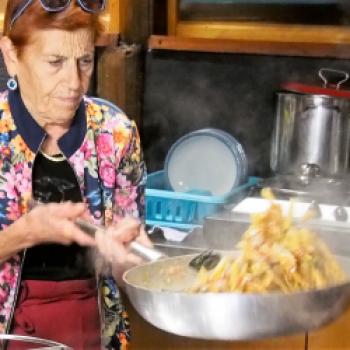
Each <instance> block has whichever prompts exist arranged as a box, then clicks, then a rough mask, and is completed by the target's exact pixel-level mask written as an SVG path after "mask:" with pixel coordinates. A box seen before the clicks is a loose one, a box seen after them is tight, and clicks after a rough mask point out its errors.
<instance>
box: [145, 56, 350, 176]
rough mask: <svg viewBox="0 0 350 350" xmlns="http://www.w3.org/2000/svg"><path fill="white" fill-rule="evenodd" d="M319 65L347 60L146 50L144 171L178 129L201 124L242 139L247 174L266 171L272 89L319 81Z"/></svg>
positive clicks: (158, 161) (349, 66) (156, 165)
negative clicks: (283, 84) (290, 83)
mask: <svg viewBox="0 0 350 350" xmlns="http://www.w3.org/2000/svg"><path fill="white" fill-rule="evenodd" d="M322 67H329V68H336V69H344V70H348V71H350V62H349V61H340V60H333V59H314V58H298V57H282V56H281V57H279V56H273V57H272V56H264V55H243V54H217V53H188V52H171V51H155V50H153V51H150V52H148V54H147V57H146V68H145V69H146V72H145V94H144V111H143V125H142V130H141V131H142V140H143V147H144V151H145V158H146V161H147V164H148V169H149V171H154V170H159V169H162V168H163V162H164V159H165V156H166V153H167V151H168V150H169V148H170V146H171V145H172V143H174V142H175V141H176V140H177V139H178V138H179V137H181V136H182V135H184V134H186V133H188V132H190V131H193V130H196V129H200V128H205V127H215V128H220V129H223V130H226V131H228V132H229V133H231V134H232V135H233V136H234V137H236V138H237V139H238V140H239V141H240V142H241V143H242V145H243V147H244V149H245V150H246V153H247V155H248V160H249V173H250V175H258V176H267V175H268V174H269V171H270V170H269V152H270V138H271V133H272V128H273V124H274V108H275V92H276V91H277V90H278V89H279V87H280V85H281V84H282V83H283V82H286V81H300V82H304V83H308V84H317V85H320V79H319V78H318V75H317V72H318V70H319V69H320V68H322Z"/></svg>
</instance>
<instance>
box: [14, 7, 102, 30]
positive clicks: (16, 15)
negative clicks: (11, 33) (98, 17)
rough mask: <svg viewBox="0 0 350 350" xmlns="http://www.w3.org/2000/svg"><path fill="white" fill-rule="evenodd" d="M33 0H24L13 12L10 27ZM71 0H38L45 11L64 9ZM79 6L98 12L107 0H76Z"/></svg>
mask: <svg viewBox="0 0 350 350" xmlns="http://www.w3.org/2000/svg"><path fill="white" fill-rule="evenodd" d="M33 1H34V0H25V1H23V4H22V5H21V6H19V7H18V8H17V10H16V11H15V12H14V14H13V16H12V19H11V23H10V28H12V26H13V24H14V23H15V22H16V20H17V19H18V18H19V17H20V16H21V15H22V14H23V12H24V11H25V10H26V9H27V8H28V7H29V5H30V4H32V3H33ZM71 1H72V0H40V4H41V6H42V8H43V9H44V10H45V11H47V12H60V11H64V10H65V9H66V8H68V6H69V5H70V3H71ZM76 1H77V3H78V4H79V6H80V7H81V8H82V9H83V10H84V11H87V12H90V13H98V12H101V11H103V10H104V9H105V7H106V1H107V0H76Z"/></svg>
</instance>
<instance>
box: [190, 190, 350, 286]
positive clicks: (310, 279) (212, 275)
mask: <svg viewBox="0 0 350 350" xmlns="http://www.w3.org/2000/svg"><path fill="white" fill-rule="evenodd" d="M262 196H263V197H264V198H267V199H271V200H272V199H273V194H272V192H271V191H269V190H268V189H264V191H263V192H262ZM292 208H293V203H292V204H291V206H290V210H289V214H288V215H287V216H284V215H283V213H282V209H281V207H280V205H278V204H277V203H274V202H273V201H272V202H271V206H270V208H269V209H268V210H267V211H266V212H264V213H257V214H254V215H252V223H251V225H250V226H249V228H248V229H247V231H246V232H245V233H244V234H243V236H242V239H241V241H240V242H239V243H238V250H239V254H238V256H237V255H236V256H223V257H222V258H221V260H220V262H219V263H218V264H217V265H216V267H215V268H214V269H212V270H207V269H206V268H205V267H201V269H200V270H199V272H198V275H197V280H196V282H195V283H194V285H193V287H192V288H191V289H190V291H191V292H243V293H245V292H246V293H263V292H274V291H282V292H284V293H289V292H295V291H302V290H310V289H318V288H324V287H328V286H330V285H333V284H337V283H339V282H342V281H344V279H345V274H344V272H343V271H342V270H341V268H340V266H339V265H338V263H337V261H336V260H335V258H334V257H333V256H332V254H331V253H330V251H329V249H328V247H327V246H326V245H325V243H324V242H322V241H321V240H320V239H319V238H318V237H317V236H316V235H315V234H314V233H313V232H312V231H310V230H309V229H307V228H305V227H299V226H298V225H296V224H294V223H293V220H292V210H293V209H292Z"/></svg>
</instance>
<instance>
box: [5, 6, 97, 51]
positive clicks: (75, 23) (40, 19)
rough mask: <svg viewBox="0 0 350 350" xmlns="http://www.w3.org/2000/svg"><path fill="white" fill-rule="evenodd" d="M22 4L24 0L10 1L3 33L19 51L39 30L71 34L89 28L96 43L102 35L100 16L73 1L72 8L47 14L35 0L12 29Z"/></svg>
mask: <svg viewBox="0 0 350 350" xmlns="http://www.w3.org/2000/svg"><path fill="white" fill-rule="evenodd" d="M22 4H23V0H8V2H7V7H6V12H5V21H4V32H3V34H4V35H6V36H8V37H9V38H10V39H11V41H12V42H13V44H14V46H15V47H16V48H17V49H18V50H19V51H20V50H21V49H22V48H23V47H24V46H26V45H27V44H28V43H29V41H30V37H31V35H32V33H33V32H34V31H35V30H38V29H60V30H66V31H70V32H71V31H74V30H77V29H82V28H87V29H91V31H92V33H93V35H94V40H95V42H96V40H97V38H98V36H99V35H100V34H101V31H102V25H101V23H100V22H99V17H98V15H97V14H92V13H88V12H86V11H84V10H83V9H82V8H81V7H80V6H79V5H78V4H77V3H76V1H71V4H70V6H69V7H68V8H67V9H66V10H64V11H61V12H47V11H45V10H44V9H43V8H42V6H41V4H40V1H38V0H34V1H33V2H32V3H31V4H30V6H29V7H28V8H27V9H26V10H25V11H24V12H23V14H22V15H21V16H20V17H19V18H18V19H17V20H16V21H15V23H14V24H13V26H12V28H10V24H11V19H12V17H13V14H14V13H15V11H16V10H17V9H18V7H19V6H20V5H22Z"/></svg>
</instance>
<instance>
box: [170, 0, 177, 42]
mask: <svg viewBox="0 0 350 350" xmlns="http://www.w3.org/2000/svg"><path fill="white" fill-rule="evenodd" d="M178 22H179V1H178V0H168V35H176V28H177V24H178Z"/></svg>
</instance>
